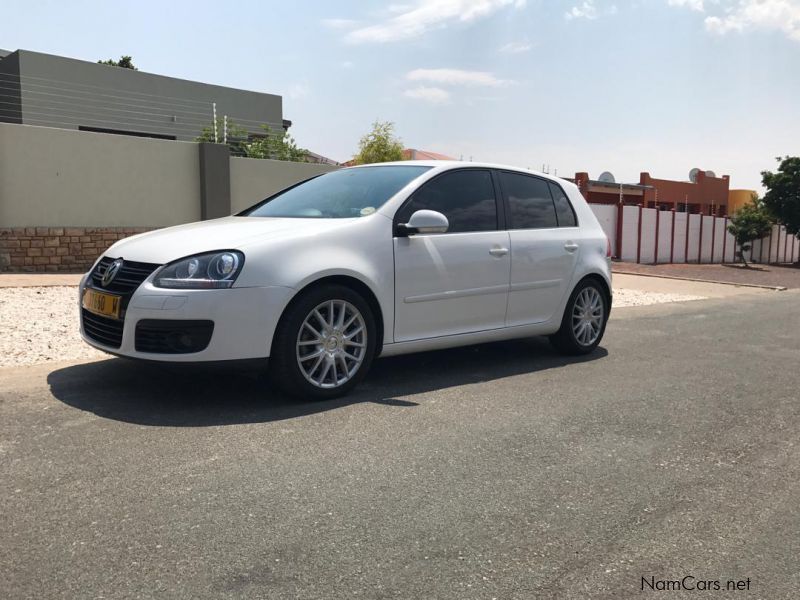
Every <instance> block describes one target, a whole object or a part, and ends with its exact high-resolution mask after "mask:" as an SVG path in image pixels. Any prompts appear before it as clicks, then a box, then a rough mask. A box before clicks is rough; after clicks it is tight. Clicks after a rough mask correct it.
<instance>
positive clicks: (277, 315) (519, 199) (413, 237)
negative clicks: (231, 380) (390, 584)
mask: <svg viewBox="0 0 800 600" xmlns="http://www.w3.org/2000/svg"><path fill="white" fill-rule="evenodd" d="M79 301H80V305H81V334H82V336H83V339H84V340H85V341H86V342H87V343H89V344H91V345H92V346H94V347H96V348H99V349H101V350H104V351H106V352H109V353H111V354H116V355H120V356H125V357H130V358H138V359H146V360H150V361H168V362H202V361H214V362H216V361H228V360H242V359H257V360H259V361H263V362H267V364H268V366H269V369H270V371H271V374H272V377H273V380H274V382H275V383H276V384H277V385H279V386H280V387H281V388H282V389H283V390H284V391H286V392H288V393H290V394H293V395H297V396H301V397H304V398H330V397H334V396H338V395H341V394H343V393H345V392H347V391H349V390H350V389H351V388H353V387H354V386H355V385H356V384H357V383H358V382H359V381H360V380H361V379H363V378H364V376H365V375H366V373H367V371H368V370H369V367H370V364H371V363H372V361H373V359H375V358H376V357H378V356H391V355H396V354H404V353H409V352H419V351H424V350H433V349H438V348H448V347H452V346H460V345H466V344H477V343H482V342H491V341H496V340H507V339H511V338H520V337H527V336H535V335H548V336H550V339H551V341H552V342H553V344H554V345H555V346H556V348H558V349H559V350H561V351H563V352H566V353H571V354H584V353H588V352H591V351H592V350H594V349H595V347H596V346H597V345H598V343H599V342H600V340H601V338H602V337H603V332H604V330H605V326H606V321H607V319H608V315H609V311H610V309H611V269H610V246H609V244H608V240H607V238H606V236H605V234H604V233H603V230H602V229H601V227H600V225H599V223H598V222H597V219H595V216H594V214H593V213H592V211H591V209H590V208H589V206H588V205H587V204H586V202H585V200H584V199H583V197H582V196H581V194H580V192H579V191H578V188H577V187H575V186H574V185H573V184H572V183H569V182H567V181H564V180H562V179H558V178H555V177H550V176H547V175H543V174H541V173H533V172H530V171H527V170H522V169H517V168H513V167H505V166H500V165H491V164H478V163H463V162H449V161H448V162H444V161H431V162H424V161H413V162H412V161H408V162H398V163H384V164H380V165H365V166H359V167H353V168H349V169H342V170H338V171H333V172H330V173H327V174H325V175H321V176H318V177H315V178H312V179H309V180H307V181H304V182H302V183H299V184H297V185H295V186H293V187H290V188H288V189H286V190H283V191H282V192H279V193H278V194H275V195H274V196H272V197H270V198H267V199H266V200H264V201H263V202H260V203H258V204H256V205H255V206H253V207H252V208H249V209H247V210H245V211H244V212H242V213H240V214H238V215H234V216H231V217H226V218H222V219H215V220H211V221H204V222H200V223H190V224H187V225H180V226H177V227H170V228H167V229H161V230H158V231H152V232H149V233H144V234H141V235H136V236H133V237H130V238H127V239H124V240H121V241H119V242H117V243H116V244H114V245H113V246H111V247H110V248H109V249H108V250H107V251H106V252H105V254H104V255H103V256H102V257H101V258H100V259H98V261H97V262H96V263H95V264H94V266H93V267H92V269H91V270H90V271H89V272H88V273H87V274H86V275H85V276H84V278H83V280H82V281H81V285H80V298H79ZM266 359H269V360H268V361H266Z"/></svg>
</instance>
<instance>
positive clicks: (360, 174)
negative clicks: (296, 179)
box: [239, 165, 431, 219]
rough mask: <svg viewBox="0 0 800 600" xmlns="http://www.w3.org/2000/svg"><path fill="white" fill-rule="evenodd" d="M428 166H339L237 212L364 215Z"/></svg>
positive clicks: (251, 214) (320, 216)
mask: <svg viewBox="0 0 800 600" xmlns="http://www.w3.org/2000/svg"><path fill="white" fill-rule="evenodd" d="M430 168H431V167H424V166H420V165H391V166H389V165H387V166H380V167H361V168H358V169H342V170H340V171H333V172H331V173H326V174H325V175H320V176H319V177H315V178H314V179H309V180H308V181H305V182H303V183H301V184H299V185H296V186H294V187H292V188H289V189H288V190H284V191H282V192H279V193H278V194H275V195H274V196H271V197H270V198H267V199H266V200H264V201H263V202H260V203H259V204H256V205H255V206H253V207H251V208H249V209H247V210H246V211H244V212H241V213H239V216H247V217H295V218H298V217H299V218H308V219H347V218H353V217H366V216H369V215H371V214H372V213H374V212H375V211H376V210H378V209H379V208H380V207H381V206H383V204H384V203H385V202H386V201H387V200H388V199H389V198H391V197H392V196H394V195H395V194H396V193H397V192H398V191H400V190H401V189H402V188H403V187H405V186H406V184H408V183H409V182H410V181H412V180H413V179H416V178H417V177H419V176H420V175H422V174H423V173H424V172H425V171H427V170H429V169H430Z"/></svg>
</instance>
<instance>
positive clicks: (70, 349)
mask: <svg viewBox="0 0 800 600" xmlns="http://www.w3.org/2000/svg"><path fill="white" fill-rule="evenodd" d="M77 293H78V292H77V288H76V287H74V286H58V287H55V286H54V287H25V288H14V287H8V288H0V367H10V366H15V365H17V366H19V365H33V364H37V363H43V362H50V361H79V360H85V361H89V360H97V359H100V358H104V357H106V356H108V355H107V354H104V353H103V352H100V351H98V350H95V349H94V348H92V347H91V346H89V345H88V344H86V343H85V342H84V341H83V340H82V339H81V336H80V330H79V325H78V302H77ZM703 298H704V297H703V296H687V295H683V294H664V293H656V292H643V291H639V290H628V289H615V290H614V308H621V307H625V306H646V305H648V304H661V303H663V302H684V301H687V300H702V299H703Z"/></svg>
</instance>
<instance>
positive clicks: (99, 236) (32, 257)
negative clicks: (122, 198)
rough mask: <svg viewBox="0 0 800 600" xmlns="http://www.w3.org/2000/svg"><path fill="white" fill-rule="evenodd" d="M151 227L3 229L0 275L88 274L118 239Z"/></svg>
mask: <svg viewBox="0 0 800 600" xmlns="http://www.w3.org/2000/svg"><path fill="white" fill-rule="evenodd" d="M151 229H152V228H148V227H13V228H10V229H9V228H6V229H0V272H6V273H20V272H23V273H42V272H58V271H60V272H75V273H80V272H83V271H86V270H87V269H88V268H89V267H90V266H91V265H92V263H93V262H94V261H95V259H96V258H97V257H98V256H100V255H101V254H102V253H103V252H104V251H105V250H106V248H108V247H109V246H110V245H111V244H113V243H114V242H116V241H117V240H121V239H122V238H125V237H128V236H131V235H134V234H136V233H142V232H145V231H150V230H151Z"/></svg>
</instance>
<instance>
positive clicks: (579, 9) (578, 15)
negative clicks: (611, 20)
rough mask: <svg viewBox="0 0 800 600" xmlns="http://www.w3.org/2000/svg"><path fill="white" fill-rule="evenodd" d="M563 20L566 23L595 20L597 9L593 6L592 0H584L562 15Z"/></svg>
mask: <svg viewBox="0 0 800 600" xmlns="http://www.w3.org/2000/svg"><path fill="white" fill-rule="evenodd" d="M564 18H565V19H567V21H570V20H572V19H596V18H597V7H596V6H595V5H594V0H585V1H584V2H583V3H582V4H580V5H577V6H573V7H572V8H571V9H569V10H568V11H567V12H566V13H564Z"/></svg>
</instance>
